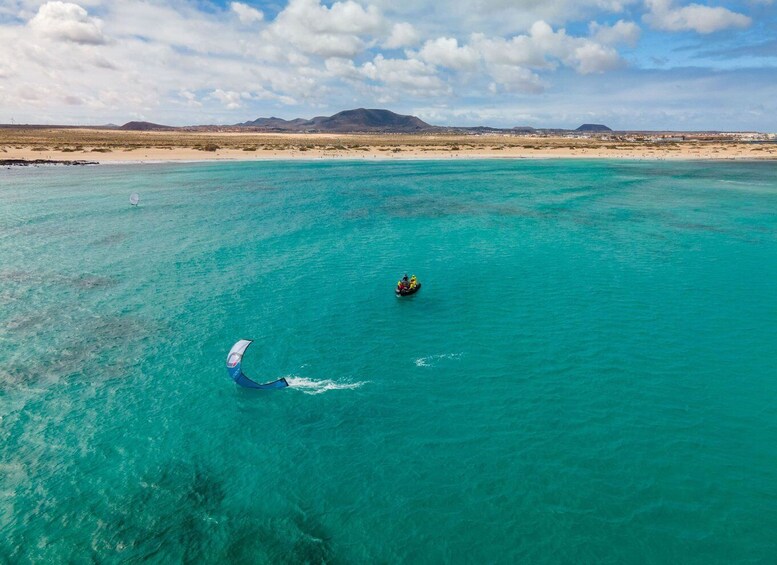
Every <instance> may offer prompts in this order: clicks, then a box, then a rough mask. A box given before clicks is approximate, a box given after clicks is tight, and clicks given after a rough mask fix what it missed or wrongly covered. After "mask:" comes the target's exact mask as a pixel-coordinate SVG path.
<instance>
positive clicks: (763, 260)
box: [0, 160, 777, 563]
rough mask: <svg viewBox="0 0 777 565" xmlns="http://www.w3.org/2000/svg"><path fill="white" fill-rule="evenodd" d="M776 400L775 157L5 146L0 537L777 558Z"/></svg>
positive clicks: (178, 553)
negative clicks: (64, 159)
mask: <svg viewBox="0 0 777 565" xmlns="http://www.w3.org/2000/svg"><path fill="white" fill-rule="evenodd" d="M132 192H138V193H140V197H141V202H140V206H139V207H137V208H133V207H130V205H129V201H128V200H129V195H130V193H132ZM405 272H408V273H409V274H413V273H415V274H416V275H418V277H419V279H420V280H421V281H422V283H423V289H422V290H421V292H420V293H418V294H417V295H416V296H414V297H412V298H408V299H401V300H398V299H396V298H395V297H394V294H393V287H394V285H395V284H396V281H397V279H398V278H399V277H401V276H402V274H404V273H405ZM240 338H248V339H254V340H255V343H254V344H253V345H252V346H251V347H250V348H249V350H248V352H247V355H246V357H245V360H244V370H245V371H246V373H247V374H248V375H249V376H251V377H252V378H254V379H256V380H260V381H267V380H274V379H276V378H279V377H281V376H286V377H287V378H288V379H289V381H290V383H291V385H292V386H291V387H290V388H288V389H285V390H283V391H274V392H269V393H268V392H258V391H248V390H238V389H236V388H235V385H234V384H233V383H232V382H231V381H230V380H229V378H228V376H227V373H226V370H225V367H224V364H225V358H226V354H227V351H228V350H229V348H230V347H231V345H232V343H234V342H235V341H236V340H237V339H240ZM775 399H777V165H775V164H773V163H726V162H717V163H709V162H705V163H696V162H649V161H644V162H613V161H563V160H554V161H495V160H494V161H455V162H443V161H420V162H409V161H408V162H377V163H375V162H374V163H360V162H334V163H333V162H254V163H215V164H212V163H211V164H207V163H206V164H164V165H131V166H129V165H116V166H101V167H94V168H92V167H89V168H35V169H13V170H5V169H3V170H0V562H2V563H6V562H7V563H55V562H72V563H81V562H95V561H96V562H106V563H111V562H132V561H139V560H148V561H151V562H158V563H171V562H181V561H186V562H256V563H305V562H307V563H322V562H326V563H372V562H378V563H516V562H531V563H559V562H569V563H669V562H674V563H731V562H738V563H770V562H771V563H773V562H774V561H775V560H777V535H776V534H775V532H777V408H776V406H777V405H776V404H775Z"/></svg>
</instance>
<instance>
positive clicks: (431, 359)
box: [415, 353, 464, 367]
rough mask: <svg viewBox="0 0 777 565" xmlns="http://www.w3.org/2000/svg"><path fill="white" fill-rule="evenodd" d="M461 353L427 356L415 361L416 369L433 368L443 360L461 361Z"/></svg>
mask: <svg viewBox="0 0 777 565" xmlns="http://www.w3.org/2000/svg"><path fill="white" fill-rule="evenodd" d="M462 355H464V354H463V353H442V354H440V355H427V356H426V357H419V358H418V359H416V360H415V366H416V367H434V366H436V365H437V363H438V362H439V361H442V360H443V359H461V356H462Z"/></svg>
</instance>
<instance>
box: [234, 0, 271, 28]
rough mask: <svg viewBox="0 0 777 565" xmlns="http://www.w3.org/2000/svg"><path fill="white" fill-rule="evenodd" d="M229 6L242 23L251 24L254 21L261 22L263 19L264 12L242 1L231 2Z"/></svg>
mask: <svg viewBox="0 0 777 565" xmlns="http://www.w3.org/2000/svg"><path fill="white" fill-rule="evenodd" d="M229 7H230V8H231V9H232V11H233V12H235V13H236V14H237V17H238V18H239V19H240V21H241V22H243V23H244V24H253V23H256V22H261V21H262V20H263V19H264V14H263V13H262V12H261V11H260V10H257V9H256V8H252V7H251V6H249V5H248V4H243V3H242V2H232V3H231V4H230V5H229Z"/></svg>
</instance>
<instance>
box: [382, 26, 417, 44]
mask: <svg viewBox="0 0 777 565" xmlns="http://www.w3.org/2000/svg"><path fill="white" fill-rule="evenodd" d="M420 40H421V34H420V33H418V30H416V28H414V27H413V25H412V24H409V23H407V22H401V23H398V24H394V27H393V28H391V35H389V37H388V39H387V40H386V41H385V42H384V43H383V47H385V48H386V49H397V48H399V47H411V46H413V45H415V44H417V43H418V42H419V41H420Z"/></svg>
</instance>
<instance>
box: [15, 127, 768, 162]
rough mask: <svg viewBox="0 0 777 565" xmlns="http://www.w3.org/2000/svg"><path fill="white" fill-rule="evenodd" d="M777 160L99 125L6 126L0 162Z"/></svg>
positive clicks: (422, 138) (585, 142) (658, 150)
mask: <svg viewBox="0 0 777 565" xmlns="http://www.w3.org/2000/svg"><path fill="white" fill-rule="evenodd" d="M460 158H466V159H486V158H507V159H521V158H535V159H548V158H587V159H596V158H604V159H715V160H718V159H722V160H730V159H737V160H756V159H758V160H763V159H777V145H775V144H759V143H752V142H748V141H742V140H737V139H725V138H713V139H698V138H694V139H685V140H662V141H648V140H628V141H624V140H620V139H602V138H594V137H590V138H585V137H544V136H542V137H541V136H515V135H504V134H486V135H407V134H404V135H393V134H342V135H341V134H320V133H311V134H288V133H255V132H246V133H243V132H210V131H208V132H202V131H180V130H177V131H154V132H137V131H117V130H97V129H66V128H62V129H44V128H5V129H0V160H7V159H25V160H34V159H44V160H89V161H97V162H100V163H113V162H150V161H207V160H243V161H246V160H248V161H250V160H262V159H359V160H361V159H460Z"/></svg>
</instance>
